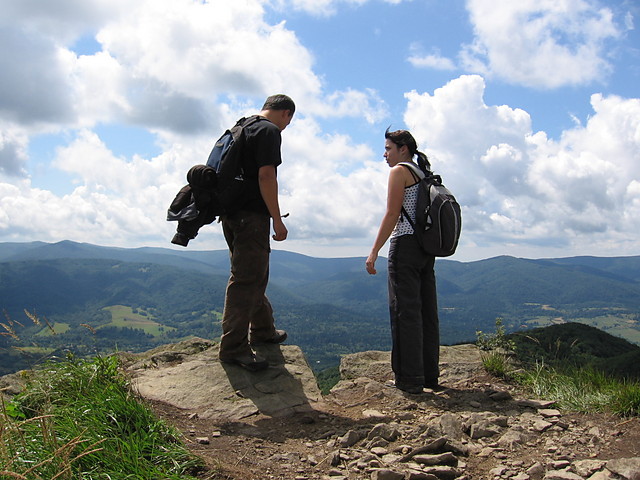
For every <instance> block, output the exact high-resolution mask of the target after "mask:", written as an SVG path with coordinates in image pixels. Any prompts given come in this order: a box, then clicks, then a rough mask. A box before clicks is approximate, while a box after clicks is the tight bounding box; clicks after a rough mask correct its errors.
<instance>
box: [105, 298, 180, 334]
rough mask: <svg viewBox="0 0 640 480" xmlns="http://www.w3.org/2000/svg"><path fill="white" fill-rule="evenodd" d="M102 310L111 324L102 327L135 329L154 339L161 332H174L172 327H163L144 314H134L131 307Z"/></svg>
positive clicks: (117, 306) (113, 307)
mask: <svg viewBox="0 0 640 480" xmlns="http://www.w3.org/2000/svg"><path fill="white" fill-rule="evenodd" d="M103 310H107V311H108V312H109V313H111V322H110V323H108V324H106V325H102V327H121V328H122V327H128V328H137V329H140V330H143V331H144V333H147V334H149V335H153V336H154V337H159V336H160V335H162V333H163V331H170V330H175V328H174V327H167V326H163V325H161V324H160V323H158V322H156V321H155V320H153V318H152V317H151V316H149V315H147V314H145V313H146V312H142V313H139V312H134V311H133V309H132V308H131V307H127V306H124V305H113V306H111V307H105V308H104V309H103Z"/></svg>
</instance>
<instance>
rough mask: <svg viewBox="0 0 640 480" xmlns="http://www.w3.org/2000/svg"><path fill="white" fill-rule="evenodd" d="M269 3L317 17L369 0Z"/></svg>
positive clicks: (393, 0) (389, 0)
mask: <svg viewBox="0 0 640 480" xmlns="http://www.w3.org/2000/svg"><path fill="white" fill-rule="evenodd" d="M267 1H268V3H269V4H271V5H272V6H273V7H275V8H278V9H280V10H289V9H293V10H297V11H302V12H306V13H308V14H310V15H315V16H319V17H329V16H332V15H335V14H336V13H337V11H338V8H339V7H340V6H342V5H349V6H360V5H364V4H365V3H367V2H369V1H371V0H267ZM384 1H385V2H386V3H390V4H392V5H397V4H399V3H402V2H403V1H411V0H384Z"/></svg>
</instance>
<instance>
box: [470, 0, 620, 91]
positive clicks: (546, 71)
mask: <svg viewBox="0 0 640 480" xmlns="http://www.w3.org/2000/svg"><path fill="white" fill-rule="evenodd" d="M467 9H468V10H469V13H470V16H471V22H472V24H473V25H474V33H475V40H474V42H473V43H472V44H470V45H466V46H465V48H464V49H463V50H462V51H461V54H460V56H461V61H462V63H463V64H464V66H465V67H466V68H467V69H468V70H470V71H473V72H477V73H482V74H485V75H491V76H493V75H495V76H497V77H500V78H503V79H505V80H506V81H508V82H511V83H515V84H521V85H525V86H528V87H538V88H557V87H560V86H564V85H580V84H589V83H592V82H594V81H602V80H603V79H605V78H606V77H607V75H608V73H609V72H610V71H611V65H610V63H609V61H608V59H607V57H606V55H607V51H606V46H607V41H608V40H611V39H615V38H617V37H618V36H619V35H620V34H621V30H622V29H621V28H620V27H618V26H617V25H616V23H615V22H614V20H613V13H612V11H611V9H609V8H605V7H601V6H600V5H599V4H598V3H597V2H596V1H595V0H567V1H563V2H558V1H556V0H522V1H518V2H513V1H511V0H468V1H467Z"/></svg>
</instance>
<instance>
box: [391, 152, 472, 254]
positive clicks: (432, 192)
mask: <svg viewBox="0 0 640 480" xmlns="http://www.w3.org/2000/svg"><path fill="white" fill-rule="evenodd" d="M400 165H403V166H405V167H407V168H409V169H410V170H411V172H412V174H413V175H414V177H416V179H417V180H419V182H420V183H419V187H418V199H417V201H416V221H415V224H414V222H412V221H411V218H410V217H409V214H408V213H407V211H406V210H405V209H404V207H402V214H403V215H404V216H405V217H406V218H407V220H409V223H410V224H411V227H413V231H414V234H415V235H416V239H417V240H418V244H419V245H420V247H421V248H422V250H424V251H425V252H426V253H428V254H429V255H433V256H435V257H448V256H450V255H453V254H454V253H455V251H456V248H457V246H458V240H459V239H460V230H461V228H462V216H461V213H460V205H459V204H458V202H457V201H456V199H455V197H454V196H453V194H452V193H451V192H450V191H449V190H448V189H447V188H446V187H445V186H444V185H443V184H442V178H441V177H440V175H434V174H433V172H428V173H427V174H426V175H425V173H424V172H423V171H422V170H420V168H419V167H418V166H417V165H415V164H413V163H409V162H400Z"/></svg>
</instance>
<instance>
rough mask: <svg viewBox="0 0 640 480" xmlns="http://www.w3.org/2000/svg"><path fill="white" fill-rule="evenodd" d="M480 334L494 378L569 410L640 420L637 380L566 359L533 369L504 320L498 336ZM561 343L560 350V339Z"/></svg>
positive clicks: (498, 326)
mask: <svg viewBox="0 0 640 480" xmlns="http://www.w3.org/2000/svg"><path fill="white" fill-rule="evenodd" d="M476 334H477V337H478V338H477V341H476V344H477V345H478V347H479V348H480V350H481V352H480V357H481V360H482V365H483V367H484V369H485V370H486V371H487V372H489V373H491V374H492V375H495V376H497V377H501V378H505V379H507V380H509V381H513V382H516V383H518V384H520V385H522V386H524V387H525V388H526V389H527V390H529V391H530V392H531V393H532V394H533V395H535V396H538V397H539V398H543V399H545V400H553V401H555V402H556V404H557V405H558V407H560V408H563V409H566V410H570V411H575V412H584V413H595V412H608V413H613V414H615V415H621V416H640V382H638V381H637V380H635V379H629V377H625V376H621V375H612V374H607V373H605V372H604V371H603V370H602V369H599V368H596V367H595V366H592V365H587V366H579V365H580V364H576V363H575V362H570V361H568V359H565V358H563V357H558V358H556V359H555V360H556V362H555V363H553V365H549V364H545V363H544V362H536V363H535V364H534V365H531V364H530V363H529V362H530V361H531V358H523V357H525V356H527V355H526V354H523V351H522V350H523V349H524V347H523V345H522V344H518V343H517V342H515V341H514V340H513V339H512V338H510V337H508V336H507V335H506V331H505V329H504V326H503V321H502V319H501V318H497V319H496V331H495V332H494V333H484V332H481V331H478V332H477V333H476ZM581 340H582V343H581V345H582V347H583V348H586V346H585V344H586V343H585V342H586V340H588V339H586V338H582V339H581ZM557 341H558V342H559V343H558V348H559V349H560V346H561V342H560V339H557ZM574 341H576V342H577V341H578V338H577V337H576V338H574ZM578 343H580V342H578ZM596 343H597V342H596ZM609 348H612V347H611V346H610V347H609ZM592 353H593V352H592ZM552 357H553V356H552ZM608 361H609V362H612V361H613V360H611V359H609V360H608Z"/></svg>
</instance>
